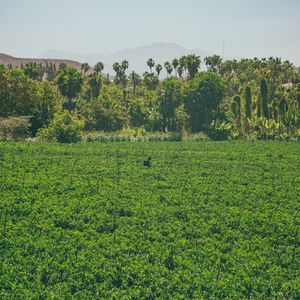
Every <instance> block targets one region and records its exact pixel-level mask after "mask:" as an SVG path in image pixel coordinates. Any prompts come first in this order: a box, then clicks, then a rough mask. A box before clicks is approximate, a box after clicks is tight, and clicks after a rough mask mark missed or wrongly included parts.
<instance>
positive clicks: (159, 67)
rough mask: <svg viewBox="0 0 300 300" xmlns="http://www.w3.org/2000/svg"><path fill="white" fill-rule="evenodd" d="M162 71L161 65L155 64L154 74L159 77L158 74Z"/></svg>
mask: <svg viewBox="0 0 300 300" xmlns="http://www.w3.org/2000/svg"><path fill="white" fill-rule="evenodd" d="M162 69H163V67H162V65H161V64H157V65H156V66H155V70H156V73H157V75H158V76H159V74H160V72H161V71H162Z"/></svg>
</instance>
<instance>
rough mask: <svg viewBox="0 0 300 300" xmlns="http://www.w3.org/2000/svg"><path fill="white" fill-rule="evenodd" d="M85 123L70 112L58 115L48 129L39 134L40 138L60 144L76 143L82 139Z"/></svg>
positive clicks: (40, 131)
mask: <svg viewBox="0 0 300 300" xmlns="http://www.w3.org/2000/svg"><path fill="white" fill-rule="evenodd" d="M82 129H83V122H82V121H81V120H79V119H78V118H77V117H76V116H74V115H72V114H71V113H70V112H69V111H67V110H65V111H63V112H59V113H56V114H55V115H54V119H53V120H52V121H51V122H50V124H49V126H48V127H47V128H43V129H41V130H39V132H38V138H39V139H41V140H44V141H56V142H59V143H76V142H79V141H81V139H82Z"/></svg>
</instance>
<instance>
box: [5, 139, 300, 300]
mask: <svg viewBox="0 0 300 300" xmlns="http://www.w3.org/2000/svg"><path fill="white" fill-rule="evenodd" d="M148 155H151V156H152V168H145V167H143V160H144V159H145V158H147V156H148ZM299 170H300V144H299V143H283V142H259V141H255V142H254V141H236V142H178V143H176V142H173V143H172V142H145V143H143V142H136V143H135V142H131V143H130V142H129V143H127V142H123V143H94V144H92V143H91V144H76V145H59V144H47V143H1V144H0V172H1V173H0V175H1V178H0V197H1V198H0V242H1V244H0V298H1V299H247V298H248V299H250V298H251V299H284V298H286V299H300V258H299V255H300V252H299V224H300V214H299V209H300V201H299V198H300V176H299V174H300V172H299Z"/></svg>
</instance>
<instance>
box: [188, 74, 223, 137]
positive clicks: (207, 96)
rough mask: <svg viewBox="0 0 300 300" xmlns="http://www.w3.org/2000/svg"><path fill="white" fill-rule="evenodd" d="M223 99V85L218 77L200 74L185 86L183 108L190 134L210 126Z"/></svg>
mask: <svg viewBox="0 0 300 300" xmlns="http://www.w3.org/2000/svg"><path fill="white" fill-rule="evenodd" d="M222 98H223V84H222V79H221V77H220V76H219V75H217V74H214V73H200V74H199V75H197V76H195V78H194V79H192V80H190V81H189V82H188V84H187V86H186V91H185V96H184V108H185V110H186V112H187V114H188V116H189V120H190V128H191V131H192V132H198V131H200V130H201V129H205V127H206V126H208V125H210V123H211V121H212V120H213V118H214V112H216V110H217V108H218V106H219V104H220V103H221V100H222Z"/></svg>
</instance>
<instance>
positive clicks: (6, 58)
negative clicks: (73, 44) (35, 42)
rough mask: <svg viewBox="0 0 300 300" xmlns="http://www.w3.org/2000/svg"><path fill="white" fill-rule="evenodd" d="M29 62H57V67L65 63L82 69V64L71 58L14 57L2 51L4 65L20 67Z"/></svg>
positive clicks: (0, 60) (1, 57)
mask: <svg viewBox="0 0 300 300" xmlns="http://www.w3.org/2000/svg"><path fill="white" fill-rule="evenodd" d="M28 62H35V63H37V64H40V63H41V64H42V65H45V64H46V62H48V64H50V63H52V64H55V65H56V66H57V67H58V66H59V65H60V64H61V63H64V64H66V65H68V66H70V67H73V68H76V69H77V70H80V67H81V64H80V62H78V61H74V60H70V59H52V58H47V59H39V58H20V57H13V56H10V55H7V54H3V53H0V64H3V65H6V66H7V65H12V66H13V67H20V66H21V65H22V64H23V65H24V66H25V64H26V63H28Z"/></svg>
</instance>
